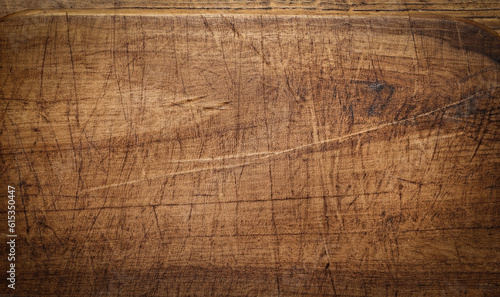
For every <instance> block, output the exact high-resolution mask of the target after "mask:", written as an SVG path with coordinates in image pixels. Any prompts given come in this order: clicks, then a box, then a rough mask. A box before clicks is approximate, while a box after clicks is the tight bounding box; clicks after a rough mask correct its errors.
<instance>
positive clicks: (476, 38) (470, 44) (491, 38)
mask: <svg viewBox="0 0 500 297" xmlns="http://www.w3.org/2000/svg"><path fill="white" fill-rule="evenodd" d="M183 15H193V16H195V15H225V16H228V15H253V16H257V15H268V16H297V17H300V16H302V17H304V16H306V17H307V16H309V17H333V18H347V19H348V20H349V19H351V18H367V17H370V18H379V19H381V20H382V19H387V20H399V21H403V20H406V21H407V22H408V23H409V26H410V27H412V28H414V27H415V29H417V31H418V28H420V27H422V28H424V29H423V30H424V31H427V32H417V33H421V34H422V35H428V36H430V37H438V36H437V35H435V34H433V32H432V31H428V30H427V29H426V24H425V22H441V24H442V25H443V24H445V23H446V27H442V28H439V29H437V30H435V31H434V33H437V32H439V33H440V34H442V33H443V32H444V33H448V34H450V35H449V36H447V37H446V39H447V41H448V42H450V43H451V44H452V45H453V46H455V47H457V48H460V47H463V48H464V49H466V50H472V51H475V52H478V53H481V54H484V55H486V56H488V57H490V58H491V59H493V60H495V61H496V62H497V63H500V34H498V33H497V32H496V31H494V30H492V29H490V28H488V27H487V26H484V25H482V24H480V23H477V22H475V21H471V20H468V19H462V18H457V17H452V16H448V15H439V14H433V13H427V12H391V13H384V14H380V13H377V12H356V11H352V12H351V11H348V12H331V11H311V10H305V9H294V10H279V9H266V10H258V11H256V10H252V9H185V8H183V9H147V8H146V9H145V8H134V9H128V8H119V9H48V10H41V9H40V10H23V11H19V12H16V13H13V14H9V15H6V16H4V17H1V18H0V34H1V24H2V23H4V22H6V21H9V20H11V19H14V18H27V17H40V16H47V17H49V16H54V17H56V16H65V17H71V16H99V17H102V16H132V17H133V16H149V17H162V16H183ZM422 22H424V24H422ZM443 22H445V23H443ZM448 28H449V29H451V28H453V29H456V31H458V32H463V33H461V34H460V35H459V36H454V35H453V33H452V31H453V30H448ZM464 33H465V34H464ZM440 37H441V36H440Z"/></svg>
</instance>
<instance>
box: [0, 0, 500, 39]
mask: <svg viewBox="0 0 500 297" xmlns="http://www.w3.org/2000/svg"><path fill="white" fill-rule="evenodd" d="M138 7H142V8H149V9H164V8H170V9H175V8H179V9H199V10H205V9H224V10H230V11H237V10H240V9H253V10H255V11H256V12H258V11H261V10H273V11H277V12H280V11H288V10H294V11H296V10H298V9H299V10H301V9H304V10H308V11H314V12H316V13H317V12H329V13H335V12H341V13H345V12H364V13H376V14H379V15H386V14H390V13H393V12H425V13H434V14H440V15H445V16H452V17H456V18H463V19H467V20H471V21H475V22H478V23H480V24H482V25H484V26H487V27H489V28H491V29H493V30H495V31H496V32H497V33H500V2H499V1H497V0H479V1H478V0H476V1H470V0H446V1H443V0H418V1H415V0H393V1H382V0H321V1H316V0H297V1H296V0H293V1H291V0H260V1H248V0H210V1H192V0H155V1H149V0H115V1H105V0H91V1H70V0H23V1H19V0H3V1H1V2H0V17H1V16H4V15H7V14H11V13H15V12H19V11H22V10H26V9H68V8H71V9H89V8H91V9H102V8H117V9H121V8H138ZM226 13H227V12H226Z"/></svg>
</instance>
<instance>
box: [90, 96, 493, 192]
mask: <svg viewBox="0 0 500 297" xmlns="http://www.w3.org/2000/svg"><path fill="white" fill-rule="evenodd" d="M498 88H500V87H494V88H492V89H498ZM490 90H491V89H490ZM479 95H482V94H474V95H471V96H469V97H467V98H465V99H462V100H459V101H456V102H453V103H450V104H448V105H445V106H443V107H440V108H437V109H434V110H431V111H429V112H425V113H422V114H419V115H416V116H414V117H411V118H408V119H403V120H399V121H394V122H389V123H385V124H382V125H378V126H376V127H373V128H369V129H366V130H362V131H358V132H354V133H350V134H347V135H343V136H340V137H336V138H329V139H325V140H322V141H318V142H314V143H309V144H304V145H300V146H296V147H292V148H289V149H286V150H281V151H274V152H256V153H249V154H244V155H228V156H220V157H214V158H205V159H185V160H176V161H171V162H179V163H184V162H210V161H220V160H229V159H239V158H247V157H260V158H257V159H255V160H251V161H249V162H245V163H238V164H234V165H226V166H224V165H221V166H210V167H205V168H197V169H191V170H185V171H179V172H171V173H168V174H162V175H159V176H154V177H151V178H144V179H137V180H132V181H128V182H123V183H115V184H110V185H104V186H99V187H93V188H88V189H86V190H84V191H81V193H87V192H90V191H95V190H101V189H106V188H111V187H118V186H122V185H130V184H135V183H139V182H143V181H151V180H156V179H161V178H166V177H170V176H177V175H184V174H190V173H197V172H202V171H207V170H223V169H232V168H238V167H243V166H247V165H250V164H255V162H259V161H263V160H266V159H268V158H271V157H274V156H278V155H282V154H287V153H290V152H293V151H297V150H302V149H305V148H310V147H314V146H318V145H322V144H326V143H331V142H336V141H337V142H343V141H345V140H347V139H349V138H352V137H354V136H358V135H362V134H365V133H369V132H373V131H376V130H379V129H382V128H385V127H389V126H394V125H397V124H400V123H406V122H410V121H414V120H416V119H419V118H422V117H425V116H428V115H431V114H434V113H436V112H439V111H443V110H446V109H448V108H450V107H453V106H456V105H460V104H461V103H463V102H465V101H469V100H472V99H475V98H476V97H478V96H479Z"/></svg>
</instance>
